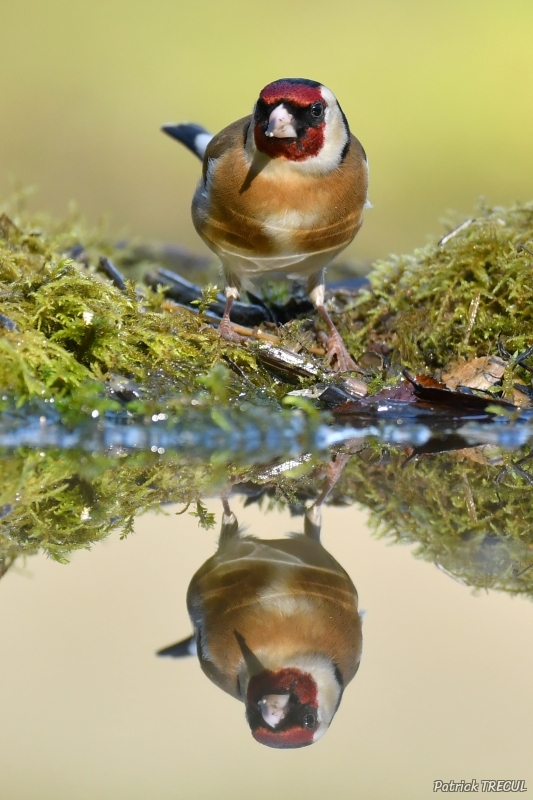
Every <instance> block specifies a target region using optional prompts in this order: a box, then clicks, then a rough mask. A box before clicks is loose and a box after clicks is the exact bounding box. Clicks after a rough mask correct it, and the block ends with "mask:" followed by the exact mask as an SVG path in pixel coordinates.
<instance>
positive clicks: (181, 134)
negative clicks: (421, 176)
mask: <svg viewBox="0 0 533 800" xmlns="http://www.w3.org/2000/svg"><path fill="white" fill-rule="evenodd" d="M162 130H163V131H164V132H165V133H167V134H168V135H169V136H172V137H173V138H175V139H177V140H178V141H180V142H182V143H183V144H184V145H185V146H186V147H188V148H189V149H190V150H192V152H193V153H195V154H196V155H197V156H198V157H199V158H201V159H202V160H203V170H202V177H201V179H200V182H199V184H198V187H197V189H196V192H195V194H194V198H193V202H192V218H193V222H194V226H195V228H196V230H197V232H198V233H199V235H200V236H201V238H202V239H203V240H204V242H205V243H206V244H207V245H208V247H210V248H211V250H213V252H214V253H216V254H217V256H218V257H219V258H220V261H221V262H222V269H223V272H224V276H225V280H226V290H225V291H226V307H225V312H224V316H223V318H222V321H221V323H220V326H219V332H220V334H221V336H223V337H224V338H225V339H228V340H231V341H241V339H240V337H238V336H237V334H236V333H235V331H234V330H233V327H232V325H231V322H230V311H231V306H232V303H233V301H234V299H235V298H237V297H238V296H239V291H240V290H241V288H242V287H244V288H247V287H249V286H250V284H251V281H252V279H253V277H254V276H256V275H263V274H265V273H269V272H276V273H279V272H281V273H285V274H287V275H289V276H305V277H307V282H308V291H309V295H310V298H311V300H312V301H313V303H314V305H315V306H316V308H317V310H318V312H319V313H320V315H321V317H322V318H323V319H324V321H325V323H326V325H327V327H328V332H329V343H328V357H329V361H330V363H331V364H332V365H333V366H335V368H336V369H338V370H339V371H344V370H348V369H355V368H356V365H355V363H354V361H353V359H352V358H351V356H350V355H349V353H348V351H347V349H346V347H345V345H344V343H343V341H342V339H341V337H340V335H339V333H338V331H337V329H336V328H335V326H334V324H333V322H332V320H331V318H330V316H329V314H328V312H327V310H326V308H325V305H324V269H325V267H327V265H328V264H329V263H330V262H331V261H332V260H333V259H334V258H335V256H336V255H337V254H338V253H340V252H341V251H342V250H343V249H344V248H345V247H346V246H347V245H348V244H350V242H351V241H352V239H353V238H354V236H355V235H356V233H357V231H358V230H359V228H360V227H361V224H362V222H363V209H364V207H365V205H366V204H367V189H368V167H367V160H366V155H365V151H364V149H363V147H362V145H361V143H360V142H359V141H358V140H357V139H356V138H355V136H353V134H351V133H350V129H349V127H348V121H347V119H346V117H345V115H344V113H343V111H342V109H341V107H340V105H339V104H338V102H337V100H336V98H335V95H334V94H333V92H331V91H330V90H329V89H327V88H326V87H325V86H324V85H322V84H320V83H318V82H317V81H311V80H307V79H304V78H283V79H281V80H277V81H274V82H273V83H270V84H269V85H268V86H266V87H265V88H264V89H263V90H262V91H261V93H260V95H259V98H258V100H257V102H256V104H255V106H254V109H253V112H252V114H251V115H250V116H248V117H244V118H242V119H239V120H237V122H234V123H232V124H231V125H229V126H228V127H227V128H224V129H223V130H222V131H220V133H218V134H217V135H216V136H212V135H211V134H210V133H209V132H208V131H206V130H205V128H202V127H200V126H199V125H192V124H181V125H174V124H168V125H164V126H163V127H162Z"/></svg>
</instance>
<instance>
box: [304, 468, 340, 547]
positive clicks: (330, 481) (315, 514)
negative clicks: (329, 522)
mask: <svg viewBox="0 0 533 800" xmlns="http://www.w3.org/2000/svg"><path fill="white" fill-rule="evenodd" d="M349 458H350V456H349V455H347V454H340V453H337V454H336V455H335V456H333V458H332V459H331V461H330V462H329V464H328V467H327V473H326V475H327V479H326V485H325V486H324V488H323V489H322V491H321V492H320V494H319V495H318V497H317V499H316V500H315V502H314V503H313V505H312V506H311V508H309V509H308V510H307V511H306V514H305V519H304V533H305V535H306V536H309V537H310V538H311V539H316V540H317V541H318V542H319V541H320V529H321V528H322V506H323V504H324V503H325V502H326V500H327V498H328V496H329V494H330V492H331V490H332V489H333V487H334V486H335V484H336V483H337V481H338V480H339V478H340V476H341V475H342V472H343V470H344V467H345V466H346V463H347V461H348V459H349Z"/></svg>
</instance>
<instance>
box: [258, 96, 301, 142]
mask: <svg viewBox="0 0 533 800" xmlns="http://www.w3.org/2000/svg"><path fill="white" fill-rule="evenodd" d="M265 134H266V135H267V136H276V137H277V138H278V139H296V138H297V133H296V130H295V128H294V117H293V116H292V114H290V113H289V112H288V111H287V109H286V108H285V106H284V105H283V103H280V104H279V106H276V108H275V109H274V110H273V111H272V112H271V114H270V117H269V118H268V128H267V129H266V131H265Z"/></svg>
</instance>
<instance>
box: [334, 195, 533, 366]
mask: <svg viewBox="0 0 533 800" xmlns="http://www.w3.org/2000/svg"><path fill="white" fill-rule="evenodd" d="M441 242H442V243H441V244H430V245H428V246H427V247H424V248H421V249H420V250H416V251H415V252H414V253H413V254H412V255H402V256H391V257H390V258H389V259H388V260H387V261H379V262H377V263H376V264H375V265H374V268H373V270H372V272H371V273H370V275H369V278H370V286H369V287H368V288H367V289H366V290H364V291H362V292H361V293H360V294H359V295H358V296H357V297H356V298H355V299H353V300H352V301H351V302H350V303H349V304H348V305H347V306H345V307H344V309H343V312H342V323H343V324H342V327H343V329H344V330H345V331H346V340H347V342H348V343H349V344H350V345H351V347H352V349H353V351H354V352H355V353H361V352H362V351H363V350H365V349H368V348H373V347H376V346H378V347H381V346H382V345H384V346H385V350H386V351H388V350H392V353H393V358H394V359H395V360H396V361H397V362H399V363H401V364H402V365H404V366H409V367H411V368H416V369H424V370H428V371H434V370H435V369H436V368H439V367H445V366H446V365H448V364H449V363H450V362H453V361H455V360H458V359H469V358H472V357H475V356H481V355H487V354H494V353H496V351H497V343H498V338H500V337H501V339H502V341H503V342H504V344H505V346H506V348H507V350H509V351H510V352H511V353H513V352H515V351H518V352H520V351H523V350H525V349H526V348H527V347H528V346H529V345H530V344H531V341H532V338H533V282H532V281H531V271H532V268H533V258H532V256H531V255H530V254H529V253H527V252H526V251H524V250H520V249H517V246H518V245H520V244H527V243H528V242H529V243H530V247H529V249H530V250H531V249H533V203H527V204H525V205H516V206H513V207H512V208H509V209H503V208H494V209H489V208H481V209H480V212H479V215H478V216H477V217H476V219H473V220H471V221H469V222H468V223H467V224H465V225H464V227H462V229H458V230H457V231H456V233H455V234H454V235H452V236H450V237H444V238H443V240H441ZM522 377H527V374H526V373H522ZM528 382H529V381H528Z"/></svg>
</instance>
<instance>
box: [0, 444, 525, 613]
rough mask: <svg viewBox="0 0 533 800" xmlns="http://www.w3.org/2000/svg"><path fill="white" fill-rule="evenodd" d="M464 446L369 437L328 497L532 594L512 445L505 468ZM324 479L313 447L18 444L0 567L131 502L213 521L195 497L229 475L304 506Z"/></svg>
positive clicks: (116, 517) (478, 578) (472, 580)
mask: <svg viewBox="0 0 533 800" xmlns="http://www.w3.org/2000/svg"><path fill="white" fill-rule="evenodd" d="M465 453H467V454H468V457H466V456H465V455H463V454H462V453H453V452H451V453H440V454H437V455H434V456H431V457H429V456H424V457H421V458H420V459H419V460H411V461H407V457H406V455H405V453H403V452H401V451H397V450H393V449H385V448H383V449H382V448H378V447H365V448H363V449H362V450H361V452H359V453H358V454H357V455H354V456H353V457H352V458H350V459H349V461H348V463H347V466H346V468H345V470H344V472H343V474H342V476H341V478H340V480H339V482H338V483H337V485H336V486H335V487H334V489H333V491H332V493H331V495H330V497H329V499H328V501H327V502H328V503H332V504H335V505H345V506H350V505H352V504H354V503H356V504H358V505H359V506H361V507H363V508H368V509H369V511H370V524H371V527H372V528H373V529H374V530H375V531H376V532H377V533H378V535H380V536H384V537H387V538H389V539H392V540H393V541H394V542H396V543H399V544H414V545H417V547H416V549H415V555H418V556H419V557H422V558H424V559H426V560H428V561H432V562H434V563H435V564H437V565H439V566H440V567H441V568H442V569H443V570H444V571H445V572H447V573H448V574H450V575H451V576H452V577H455V578H456V579H458V580H460V581H462V582H464V583H466V584H467V585H469V586H473V587H479V588H486V589H499V590H504V591H507V592H510V593H513V594H526V595H529V596H531V597H532V598H533V567H532V568H531V569H528V568H529V567H530V566H531V565H532V564H533V528H532V524H531V522H532V520H531V494H530V487H529V485H528V484H527V483H525V482H524V478H523V477H522V476H521V475H520V474H517V473H515V472H514V471H513V469H512V468H511V465H512V463H513V462H514V461H515V460H516V454H514V455H513V456H511V455H509V454H504V456H503V459H504V460H505V463H508V465H509V467H510V468H509V469H508V470H507V471H505V472H502V469H503V465H502V463H500V462H501V458H500V459H499V462H498V465H497V466H490V463H489V462H486V463H484V462H483V460H482V459H480V458H478V460H473V458H472V457H471V455H472V453H471V452H469V451H465ZM474 455H475V453H474ZM500 473H501V475H500ZM499 475H500V480H499V481H498V483H496V479H497V478H498V476H499ZM325 479H326V471H325V463H324V462H323V461H316V460H313V459H309V460H308V461H305V462H304V463H303V464H302V465H301V466H300V467H297V468H296V469H293V470H292V471H290V472H277V471H276V470H273V471H271V470H269V469H267V468H265V467H264V466H263V467H250V468H245V467H243V466H242V465H241V466H236V465H234V466H231V467H228V466H227V460H226V458H224V459H211V460H209V461H205V460H201V459H196V460H192V459H191V458H190V456H186V457H180V456H179V455H177V454H170V453H168V454H165V455H164V456H163V457H161V456H159V455H158V454H155V453H138V454H131V453H130V454H127V455H122V456H121V455H116V456H115V457H113V458H106V457H104V456H95V455H89V454H84V453H81V454H80V453H73V452H70V453H69V452H64V451H48V452H40V453H39V452H31V451H30V452H28V451H19V452H17V453H15V454H9V455H8V456H6V457H4V458H0V485H1V486H2V493H1V495H0V572H2V570H3V569H6V568H7V567H8V566H9V563H10V562H11V561H12V560H13V559H14V558H15V557H17V556H19V555H22V554H28V555H29V554H31V553H34V552H37V551H38V550H43V551H44V552H46V553H47V554H48V555H50V556H51V557H53V558H55V559H56V560H59V561H64V560H65V559H67V558H68V554H69V553H70V552H71V551H72V550H75V549H78V548H83V547H89V546H90V545H91V544H92V543H93V542H97V541H99V540H100V539H102V538H104V537H105V536H107V535H108V534H109V533H110V532H111V531H112V530H114V529H117V528H118V529H120V530H121V531H122V532H123V533H124V534H127V533H129V532H130V531H131V530H132V529H133V524H134V519H135V517H136V516H137V515H138V514H141V513H143V512H144V511H146V510H148V509H152V510H159V509H160V508H161V506H164V505H165V504H166V503H179V504H182V506H183V511H184V512H188V513H193V514H194V515H195V516H197V517H198V518H199V522H200V524H202V525H203V526H204V527H206V526H209V525H211V524H212V522H213V520H211V519H210V518H209V515H208V514H207V512H206V509H205V506H203V504H202V497H204V496H205V495H206V494H212V493H213V492H214V491H216V490H217V488H220V487H222V486H225V485H227V484H228V481H229V483H230V484H234V486H235V489H234V490H235V491H236V492H244V493H245V494H246V495H247V496H248V502H254V501H259V502H261V503H263V501H266V507H265V510H268V509H269V508H272V507H273V506H278V507H284V506H287V505H288V506H289V507H290V508H291V509H292V510H293V512H294V513H298V514H301V513H303V511H304V507H305V505H309V504H310V503H311V502H313V500H314V499H316V497H317V496H318V495H319V494H320V492H321V491H322V490H323V488H324V482H325ZM263 505H264V503H263ZM177 529H179V522H177Z"/></svg>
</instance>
